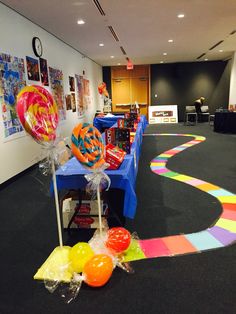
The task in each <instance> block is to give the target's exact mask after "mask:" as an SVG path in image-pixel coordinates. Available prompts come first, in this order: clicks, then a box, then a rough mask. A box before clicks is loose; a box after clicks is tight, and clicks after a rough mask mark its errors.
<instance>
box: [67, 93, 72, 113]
mask: <svg viewBox="0 0 236 314" xmlns="http://www.w3.org/2000/svg"><path fill="white" fill-rule="evenodd" d="M71 109H72V108H71V95H70V94H68V95H66V110H71Z"/></svg>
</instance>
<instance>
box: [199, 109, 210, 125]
mask: <svg viewBox="0 0 236 314" xmlns="http://www.w3.org/2000/svg"><path fill="white" fill-rule="evenodd" d="M209 116H210V113H209V107H208V106H202V107H201V112H199V113H198V122H204V121H209ZM204 117H206V119H205V118H204Z"/></svg>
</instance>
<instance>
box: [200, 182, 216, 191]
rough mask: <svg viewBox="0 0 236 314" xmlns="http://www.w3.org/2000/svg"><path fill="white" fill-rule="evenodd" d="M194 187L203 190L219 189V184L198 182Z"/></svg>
mask: <svg viewBox="0 0 236 314" xmlns="http://www.w3.org/2000/svg"><path fill="white" fill-rule="evenodd" d="M196 188H198V189H199V190H202V191H205V192H207V191H212V190H218V189H220V187H219V186H217V185H214V184H210V183H204V184H200V185H198V186H196Z"/></svg>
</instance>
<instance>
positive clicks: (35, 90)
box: [16, 85, 59, 143]
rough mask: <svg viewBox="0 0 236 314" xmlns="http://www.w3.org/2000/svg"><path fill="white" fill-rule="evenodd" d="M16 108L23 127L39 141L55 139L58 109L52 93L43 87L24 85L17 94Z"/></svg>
mask: <svg viewBox="0 0 236 314" xmlns="http://www.w3.org/2000/svg"><path fill="white" fill-rule="evenodd" d="M16 110H17V114H18V117H19V119H20V122H21V123H22V125H23V127H24V129H25V130H26V131H27V132H28V133H29V134H30V135H31V136H32V137H33V138H34V139H35V140H36V141H37V142H39V143H41V142H51V141H54V140H55V139H56V128H57V125H58V120H59V119H58V109H57V105H56V103H55V101H54V99H53V97H52V95H51V94H50V93H49V92H48V91H47V90H46V89H45V88H43V87H41V86H37V85H32V86H26V87H24V88H23V89H22V90H21V91H20V93H19V94H18V95H17V104H16Z"/></svg>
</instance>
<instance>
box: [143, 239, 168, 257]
mask: <svg viewBox="0 0 236 314" xmlns="http://www.w3.org/2000/svg"><path fill="white" fill-rule="evenodd" d="M139 245H140V247H141V249H142V251H143V253H144V254H145V256H146V257H149V258H151V257H159V256H170V251H169V249H168V248H167V246H166V245H165V243H164V242H163V241H162V239H159V238H156V239H148V240H140V241H139Z"/></svg>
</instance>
